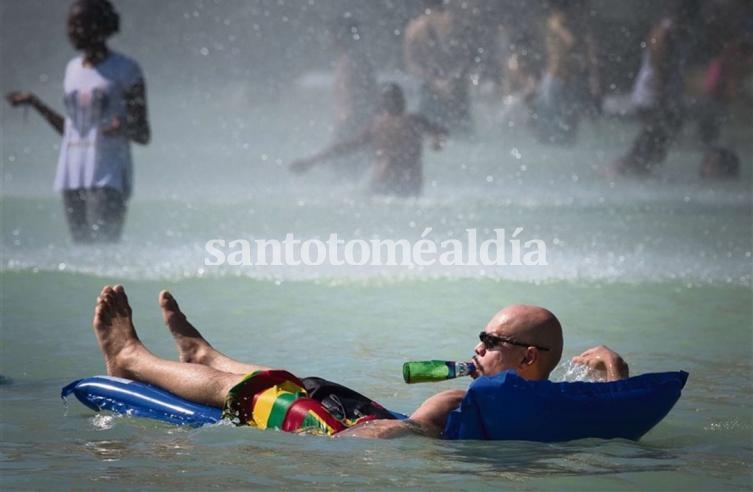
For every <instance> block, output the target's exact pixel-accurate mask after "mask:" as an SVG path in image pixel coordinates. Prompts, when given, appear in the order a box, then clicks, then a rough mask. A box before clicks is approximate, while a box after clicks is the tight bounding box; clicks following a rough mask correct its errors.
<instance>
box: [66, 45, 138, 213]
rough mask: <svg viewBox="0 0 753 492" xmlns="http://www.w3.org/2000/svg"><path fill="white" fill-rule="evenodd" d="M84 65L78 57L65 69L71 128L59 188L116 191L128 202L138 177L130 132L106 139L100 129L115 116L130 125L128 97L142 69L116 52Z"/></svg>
mask: <svg viewBox="0 0 753 492" xmlns="http://www.w3.org/2000/svg"><path fill="white" fill-rule="evenodd" d="M83 62H84V59H83V56H77V57H76V58H74V59H73V60H71V61H70V62H68V66H67V67H66V69H65V79H64V80H63V92H64V100H63V101H64V104H65V130H64V132H63V142H62V144H61V145H60V157H59V159H58V168H57V174H56V176H55V190H56V191H63V190H75V189H82V188H85V189H90V188H103V187H110V188H115V189H116V190H119V191H120V192H122V193H123V195H124V196H125V198H128V196H130V194H131V183H132V175H133V165H132V163H131V148H130V143H129V140H128V137H126V135H125V133H124V132H120V133H119V134H117V135H113V136H108V135H103V134H102V133H101V131H100V127H105V128H106V127H107V126H109V125H110V124H111V122H112V119H113V117H115V116H118V117H119V118H120V121H121V124H122V125H125V117H126V104H125V99H124V97H123V93H124V92H125V91H126V90H128V89H130V88H131V87H133V86H134V85H135V84H137V83H138V82H140V81H142V80H143V75H142V73H141V68H140V67H139V65H138V64H137V63H136V62H135V61H134V60H132V59H130V58H128V57H126V56H124V55H121V54H120V53H115V52H110V55H109V56H108V57H107V59H105V60H104V61H102V62H101V63H99V64H98V65H97V66H94V67H91V66H84V64H83Z"/></svg>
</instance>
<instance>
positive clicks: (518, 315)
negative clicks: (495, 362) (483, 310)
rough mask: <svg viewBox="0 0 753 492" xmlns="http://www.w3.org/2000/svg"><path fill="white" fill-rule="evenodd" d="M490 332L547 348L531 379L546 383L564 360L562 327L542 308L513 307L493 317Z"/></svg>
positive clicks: (522, 305) (539, 356)
mask: <svg viewBox="0 0 753 492" xmlns="http://www.w3.org/2000/svg"><path fill="white" fill-rule="evenodd" d="M486 329H487V331H490V332H494V333H498V334H503V335H505V336H508V337H510V338H512V339H514V340H515V341H518V342H522V343H527V344H530V345H531V346H538V347H544V348H547V349H549V350H539V351H538V359H537V360H536V361H535V363H534V364H533V365H532V367H531V371H532V374H531V375H530V376H532V377H531V379H546V378H548V377H549V373H550V372H552V370H553V369H554V368H555V367H556V366H557V364H558V363H559V361H560V357H562V326H561V325H560V322H559V320H558V319H557V317H556V316H555V315H554V314H552V312H551V311H549V310H547V309H544V308H542V307H539V306H529V305H525V304H513V305H511V306H507V307H506V308H504V309H502V310H501V311H499V312H497V314H495V315H494V317H492V319H491V320H490V321H489V324H488V325H487V327H486Z"/></svg>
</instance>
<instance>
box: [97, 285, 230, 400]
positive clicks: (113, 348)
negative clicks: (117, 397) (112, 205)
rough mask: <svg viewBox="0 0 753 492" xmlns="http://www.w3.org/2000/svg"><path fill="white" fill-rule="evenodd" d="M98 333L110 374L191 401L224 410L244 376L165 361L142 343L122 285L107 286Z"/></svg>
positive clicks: (100, 305)
mask: <svg viewBox="0 0 753 492" xmlns="http://www.w3.org/2000/svg"><path fill="white" fill-rule="evenodd" d="M93 325H94V333H95V334H96V336H97V340H98V341H99V346H100V349H101V350H102V354H103V355H104V358H105V365H106V367H107V374H109V375H111V376H118V377H124V378H129V379H134V380H137V381H142V382H145V383H150V384H154V385H156V386H159V387H161V388H164V389H166V390H168V391H170V392H172V393H174V394H176V395H178V396H180V397H182V398H186V399H188V400H191V401H195V402H198V403H203V404H206V405H211V406H213V407H223V406H224V403H225V397H226V395H227V393H228V391H229V390H230V389H231V388H232V387H234V386H235V385H236V384H238V383H239V382H240V381H241V380H242V379H243V374H233V373H229V372H223V371H218V370H216V369H213V368H211V367H207V366H204V365H201V364H191V363H188V364H186V363H182V362H174V361H169V360H165V359H161V358H159V357H157V356H155V355H154V354H152V353H151V352H149V350H147V348H146V347H145V346H144V345H143V344H142V343H141V340H139V338H138V335H137V334H136V330H135V328H134V326H133V322H132V319H131V306H130V305H129V304H128V297H126V294H125V291H124V289H123V287H122V286H120V285H118V286H115V287H110V286H106V287H105V288H104V289H102V292H101V293H100V295H99V297H98V298H97V305H96V308H95V311H94V321H93Z"/></svg>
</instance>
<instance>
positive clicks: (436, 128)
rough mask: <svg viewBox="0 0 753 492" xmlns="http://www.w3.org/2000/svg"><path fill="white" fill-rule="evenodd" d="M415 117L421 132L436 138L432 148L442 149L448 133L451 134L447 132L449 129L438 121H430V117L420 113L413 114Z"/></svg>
mask: <svg viewBox="0 0 753 492" xmlns="http://www.w3.org/2000/svg"><path fill="white" fill-rule="evenodd" d="M413 118H414V119H413V121H415V124H417V125H418V126H419V128H420V130H421V133H424V134H428V135H431V136H432V137H433V138H434V142H433V145H432V148H433V149H434V150H440V149H441V148H442V146H443V145H444V141H445V140H446V139H447V135H448V134H449V133H448V132H447V129H446V128H445V127H443V126H441V125H437V124H436V123H434V122H432V121H429V119H428V118H426V117H425V116H423V115H420V114H417V115H413Z"/></svg>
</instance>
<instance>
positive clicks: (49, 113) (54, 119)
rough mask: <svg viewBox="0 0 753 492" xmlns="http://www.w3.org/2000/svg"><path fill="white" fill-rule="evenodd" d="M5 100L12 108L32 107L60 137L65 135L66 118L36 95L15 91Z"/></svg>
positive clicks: (7, 95)
mask: <svg viewBox="0 0 753 492" xmlns="http://www.w3.org/2000/svg"><path fill="white" fill-rule="evenodd" d="M5 99H6V100H7V101H8V102H9V103H10V104H11V106H31V107H32V108H34V109H35V110H36V111H37V113H39V114H40V115H42V117H43V118H44V119H45V120H46V121H47V123H49V124H50V126H51V127H52V128H54V129H55V131H56V132H57V133H58V135H61V136H62V135H63V129H64V127H65V118H63V117H62V116H61V115H60V113H58V112H57V111H55V110H53V109H52V108H50V107H49V106H47V105H46V104H45V103H43V102H42V101H41V100H40V99H39V98H38V97H37V96H36V95H35V94H34V93H32V92H28V91H13V92H9V93H8V94H6V96H5Z"/></svg>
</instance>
